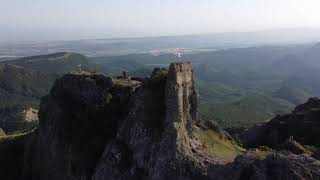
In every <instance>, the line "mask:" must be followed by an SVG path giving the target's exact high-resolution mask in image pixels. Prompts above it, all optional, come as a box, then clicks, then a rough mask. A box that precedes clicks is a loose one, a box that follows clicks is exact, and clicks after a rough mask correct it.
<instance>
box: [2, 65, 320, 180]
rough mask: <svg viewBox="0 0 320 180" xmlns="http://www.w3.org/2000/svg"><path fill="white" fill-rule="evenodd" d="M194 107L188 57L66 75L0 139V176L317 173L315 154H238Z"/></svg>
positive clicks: (97, 178) (157, 178)
mask: <svg viewBox="0 0 320 180" xmlns="http://www.w3.org/2000/svg"><path fill="white" fill-rule="evenodd" d="M133 79H135V80H133ZM197 113H198V97H197V92H196V88H195V84H194V79H193V71H192V65H191V64H190V63H186V62H184V63H172V64H171V65H170V67H169V69H168V70H166V69H159V68H156V69H155V70H154V71H153V72H152V75H151V77H150V78H145V79H143V78H125V79H123V78H119V79H113V78H109V77H105V76H103V75H99V74H69V75H65V76H63V77H61V78H60V79H58V80H56V81H55V83H54V86H53V87H52V89H51V91H50V93H49V95H47V96H45V97H43V98H42V100H41V105H40V111H39V121H40V124H39V127H38V129H37V130H35V131H34V132H32V133H29V134H27V135H22V136H19V137H10V138H6V139H0V161H1V162H5V163H3V164H2V165H1V166H0V169H3V170H5V171H1V172H0V178H1V179H4V180H6V179H8V180H9V179H10V180H12V179H17V180H19V179H21V180H22V179H23V180H44V179H46V180H89V179H93V180H105V179H108V180H121V179H123V180H127V179H129V180H130V179H132V180H135V179H136V180H144V179H145V180H147V179H152V180H162V179H186V180H192V179H230V180H231V179H239V180H241V179H314V178H319V177H320V173H319V170H320V164H319V161H317V160H316V159H314V158H311V157H307V156H305V155H293V154H290V153H281V152H274V153H272V152H270V151H258V150H257V151H248V152H247V153H244V154H242V153H243V152H244V150H243V149H241V148H239V147H238V146H237V145H235V143H234V141H233V140H232V138H231V137H230V136H229V135H228V134H227V133H225V132H224V131H223V130H222V129H221V128H220V127H219V126H217V125H216V124H214V123H212V122H203V121H201V120H200V119H199V118H198V115H197ZM239 154H242V155H239ZM238 155H239V156H238ZM236 156H238V157H237V158H236ZM234 159H236V160H235V161H234ZM292 162H293V163H292ZM6 163H8V165H5V164H6ZM274 168H276V170H274ZM303 168H304V169H303Z"/></svg>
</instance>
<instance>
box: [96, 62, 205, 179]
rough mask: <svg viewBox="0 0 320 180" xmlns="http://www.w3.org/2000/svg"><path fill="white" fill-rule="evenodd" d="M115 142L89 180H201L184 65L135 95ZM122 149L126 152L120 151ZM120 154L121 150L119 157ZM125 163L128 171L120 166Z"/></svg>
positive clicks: (193, 96)
mask: <svg viewBox="0 0 320 180" xmlns="http://www.w3.org/2000/svg"><path fill="white" fill-rule="evenodd" d="M132 103H133V107H132V108H131V111H130V113H129V115H128V117H127V119H126V121H125V122H124V124H123V126H122V127H121V131H120V132H119V134H118V136H117V139H116V141H115V142H112V143H110V144H108V145H107V148H106V149H105V152H104V155H103V157H102V158H101V160H100V163H99V165H98V167H97V169H96V172H95V175H94V179H95V180H102V179H104V178H105V174H108V175H109V176H108V179H159V180H160V179H197V178H201V177H205V166H204V165H203V164H202V162H203V161H204V159H203V158H201V157H198V156H196V155H195V154H197V153H196V152H195V147H196V146H200V142H199V141H198V140H197V139H196V138H195V137H194V136H193V133H192V129H193V128H194V126H195V123H196V122H197V93H196V90H195V86H194V82H193V72H192V66H191V64H190V63H175V64H171V65H170V67H169V71H168V75H167V76H166V77H165V78H162V79H155V80H154V81H150V82H149V86H148V87H145V88H143V89H140V90H139V91H137V93H136V95H135V96H134V98H133V99H132ZM123 147H126V148H123ZM124 149H127V150H125V151H123V150H124ZM130 150H131V151H130ZM123 157H130V158H129V159H128V158H127V159H126V161H128V162H129V166H128V165H127V166H125V167H123V166H122V165H121V164H122V162H123V161H124V158H123Z"/></svg>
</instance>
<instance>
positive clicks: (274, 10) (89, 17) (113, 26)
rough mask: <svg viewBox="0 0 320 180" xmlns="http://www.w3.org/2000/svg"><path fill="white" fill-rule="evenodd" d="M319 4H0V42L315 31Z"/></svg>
mask: <svg viewBox="0 0 320 180" xmlns="http://www.w3.org/2000/svg"><path fill="white" fill-rule="evenodd" d="M319 9H320V1H319V0H0V41H15V40H56V39H81V38H110V37H128V36H158V35H177V34H202V33H216V32H230V31H251V30H263V29H274V28H291V27H317V28H319V27H320V11H319Z"/></svg>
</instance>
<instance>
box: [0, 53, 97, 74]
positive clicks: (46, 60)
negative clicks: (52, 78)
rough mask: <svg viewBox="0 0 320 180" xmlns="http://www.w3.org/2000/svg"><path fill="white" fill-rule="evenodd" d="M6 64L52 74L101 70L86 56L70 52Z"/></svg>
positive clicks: (27, 58) (33, 57)
mask: <svg viewBox="0 0 320 180" xmlns="http://www.w3.org/2000/svg"><path fill="white" fill-rule="evenodd" d="M4 63H9V64H15V65H18V66H22V67H25V68H28V69H33V70H37V71H41V72H45V73H52V74H65V73H69V72H72V71H79V70H85V71H96V70H100V69H99V66H98V65H96V64H95V63H93V62H92V61H91V60H89V59H88V58H87V57H86V56H83V55H81V54H77V53H70V52H60V53H54V54H49V55H40V56H31V57H24V58H20V59H17V60H11V61H5V62H4Z"/></svg>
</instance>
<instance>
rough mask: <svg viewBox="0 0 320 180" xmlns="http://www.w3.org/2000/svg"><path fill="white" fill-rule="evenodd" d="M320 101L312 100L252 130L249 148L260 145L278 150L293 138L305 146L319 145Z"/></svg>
mask: <svg viewBox="0 0 320 180" xmlns="http://www.w3.org/2000/svg"><path fill="white" fill-rule="evenodd" d="M319 135H320V99H319V98H316V97H315V98H310V99H309V100H308V101H307V102H306V103H304V104H301V105H299V106H297V107H296V108H295V109H294V110H293V112H292V113H290V114H285V115H278V116H276V117H275V118H273V119H272V120H271V121H270V122H268V123H266V124H263V125H261V126H258V127H255V128H253V129H251V130H250V131H249V132H248V133H247V134H246V136H247V138H245V139H246V140H247V142H246V144H247V145H248V146H249V147H256V146H259V145H265V146H270V147H273V148H278V147H279V146H280V145H281V144H282V143H284V142H285V141H286V140H287V139H289V138H293V139H294V140H296V141H298V142H299V143H301V144H304V145H319V144H320V140H319V139H318V138H314V137H318V136H319Z"/></svg>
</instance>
